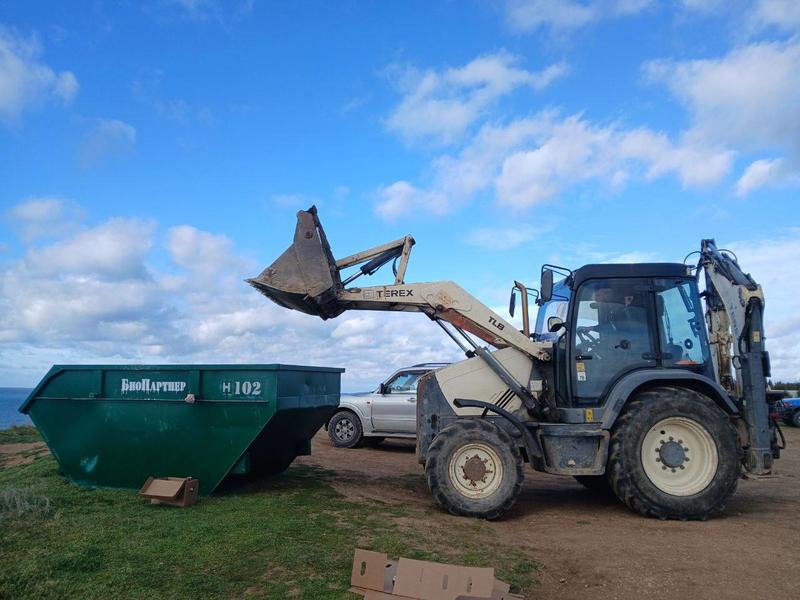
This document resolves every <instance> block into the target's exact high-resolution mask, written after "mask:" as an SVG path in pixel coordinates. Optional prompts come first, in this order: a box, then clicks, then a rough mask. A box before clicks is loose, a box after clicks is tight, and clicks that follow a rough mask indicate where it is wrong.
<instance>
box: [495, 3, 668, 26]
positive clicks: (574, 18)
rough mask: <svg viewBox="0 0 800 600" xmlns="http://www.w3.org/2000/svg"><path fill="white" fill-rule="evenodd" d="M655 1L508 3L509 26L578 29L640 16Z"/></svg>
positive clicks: (507, 17) (506, 7) (506, 5)
mask: <svg viewBox="0 0 800 600" xmlns="http://www.w3.org/2000/svg"><path fill="white" fill-rule="evenodd" d="M654 4H655V3H654V2H653V1H652V0H587V1H582V0H506V2H505V13H506V20H507V22H508V24H509V25H510V26H511V27H512V28H513V29H516V30H518V31H535V30H537V29H539V28H541V27H548V28H550V29H553V30H555V31H564V30H572V29H577V28H579V27H583V26H585V25H588V24H590V23H594V22H596V21H600V20H601V19H611V18H618V17H624V16H631V15H636V14H639V13H641V12H643V11H645V10H646V9H648V8H650V7H652V6H654Z"/></svg>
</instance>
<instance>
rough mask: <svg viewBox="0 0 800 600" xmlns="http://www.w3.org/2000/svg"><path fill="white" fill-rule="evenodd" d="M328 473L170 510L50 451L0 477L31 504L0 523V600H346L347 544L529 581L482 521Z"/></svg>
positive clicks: (525, 586) (524, 566)
mask: <svg viewBox="0 0 800 600" xmlns="http://www.w3.org/2000/svg"><path fill="white" fill-rule="evenodd" d="M19 441H22V440H19ZM26 441H27V440H26ZM331 477H335V474H334V473H331V472H329V471H323V470H321V469H313V468H308V467H293V468H291V469H290V470H289V471H288V473H287V474H286V475H284V476H282V477H278V478H274V479H271V480H265V481H263V482H260V483H255V484H250V485H248V486H245V487H240V488H234V489H229V490H228V491H227V492H226V493H225V494H223V495H220V496H214V497H209V498H203V499H201V501H200V503H199V504H197V505H196V506H194V507H191V508H189V509H174V508H169V507H162V506H151V505H148V504H146V503H145V502H143V501H142V500H141V499H140V498H138V497H137V495H136V494H135V492H132V491H120V490H101V489H98V490H86V489H83V488H80V487H78V486H75V485H73V484H70V483H68V482H67V481H66V480H65V479H64V478H62V477H61V476H59V475H58V474H57V471H56V463H55V461H54V460H53V459H52V457H50V456H41V457H37V458H36V459H35V460H34V462H33V463H31V464H27V465H21V466H15V467H8V468H3V469H0V489H2V490H8V491H9V492H8V493H9V497H10V498H16V499H18V500H19V501H20V502H19V504H20V506H22V505H25V506H26V507H28V508H26V509H25V510H12V511H9V512H8V515H7V516H6V513H3V514H4V518H2V520H0V539H2V543H1V544H0V598H31V599H35V598H66V597H75V598H109V597H114V598H115V600H116V599H124V598H160V599H162V598H185V597H189V596H192V597H202V598H276V599H277V598H281V599H284V598H287V597H292V596H295V597H299V598H304V599H306V598H308V599H317V598H319V599H326V600H327V599H336V598H342V599H345V598H346V599H350V600H353V599H356V598H357V596H354V595H352V594H349V593H348V592H347V591H346V590H347V588H348V587H349V579H350V566H351V563H352V556H353V549H354V548H355V547H356V546H359V547H363V548H368V549H372V550H379V551H382V552H387V553H388V554H389V556H390V557H392V558H396V557H397V556H398V555H402V556H407V557H410V558H422V559H429V560H442V561H449V562H456V563H459V564H467V565H474V566H495V567H498V569H497V576H498V577H501V578H503V579H505V580H507V581H509V582H510V583H513V584H514V587H515V589H516V590H517V591H522V592H524V591H526V590H527V591H529V590H530V589H531V588H532V586H533V585H534V584H535V577H536V565H535V564H534V563H533V562H532V561H531V559H530V557H529V556H527V555H526V554H525V552H524V550H521V549H519V548H516V547H514V546H506V545H504V544H501V543H500V542H498V541H497V540H496V539H495V538H494V536H493V533H492V532H491V530H490V528H489V527H488V526H487V525H486V523H483V522H480V521H471V520H466V519H464V520H455V519H452V518H447V517H446V516H445V515H442V522H441V526H436V527H431V526H430V521H427V523H424V522H422V521H421V519H420V517H421V516H424V514H425V513H423V512H420V511H415V510H410V509H407V508H405V507H398V506H392V505H387V504H383V503H378V502H372V501H352V500H345V499H344V498H343V497H342V496H340V495H339V494H337V493H336V492H335V491H334V490H333V488H332V487H331V486H330V484H329V483H328V481H329V480H330V478H331ZM23 501H24V502H23ZM14 502H17V500H13V501H12V504H13V503H14Z"/></svg>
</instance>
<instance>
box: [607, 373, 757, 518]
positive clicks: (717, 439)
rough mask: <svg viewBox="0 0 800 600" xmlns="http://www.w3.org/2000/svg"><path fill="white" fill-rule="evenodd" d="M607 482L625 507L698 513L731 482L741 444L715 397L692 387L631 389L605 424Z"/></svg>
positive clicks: (659, 513) (715, 505) (709, 510)
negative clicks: (607, 431)
mask: <svg viewBox="0 0 800 600" xmlns="http://www.w3.org/2000/svg"><path fill="white" fill-rule="evenodd" d="M607 472H608V474H609V483H610V484H611V488H612V489H613V490H614V493H615V494H616V495H617V496H618V497H619V499H620V500H622V501H623V502H625V504H627V505H628V507H630V508H631V509H633V510H635V511H636V512H638V513H640V514H642V515H645V516H648V517H658V518H660V519H682V520H686V519H705V518H707V517H708V516H710V515H712V514H715V513H718V512H721V511H722V510H723V509H724V507H725V503H726V502H727V500H728V498H730V496H731V494H733V492H734V490H736V484H737V482H738V479H739V474H740V472H741V449H740V448H739V444H738V439H737V436H736V430H735V429H734V428H733V425H731V423H730V421H729V420H728V417H727V415H725V413H723V412H722V410H721V409H720V408H719V407H718V406H717V405H716V404H714V402H713V401H712V400H711V399H710V398H708V397H707V396H704V395H702V394H699V393H698V392H695V391H693V390H689V389H685V388H675V387H661V388H654V389H651V390H648V391H645V392H642V393H640V394H637V395H636V396H635V397H634V398H633V399H632V400H630V401H628V404H627V405H626V406H625V408H624V409H623V411H622V413H621V414H620V416H619V418H618V419H617V422H616V424H615V425H614V429H613V430H612V432H611V443H610V450H609V458H608V469H607Z"/></svg>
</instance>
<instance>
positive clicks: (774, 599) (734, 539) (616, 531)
mask: <svg viewBox="0 0 800 600" xmlns="http://www.w3.org/2000/svg"><path fill="white" fill-rule="evenodd" d="M784 431H785V433H786V437H787V441H788V445H789V448H788V449H787V450H785V451H784V453H783V456H782V458H781V460H780V461H778V462H777V466H776V473H775V475H773V476H771V477H769V478H764V479H759V480H743V481H740V482H739V488H738V490H737V492H736V494H735V495H734V497H733V498H732V500H731V501H730V503H729V505H728V508H727V510H726V511H725V513H724V515H722V516H720V517H717V518H714V519H711V520H709V521H706V522H679V521H659V520H656V519H646V518H643V517H640V516H638V515H636V514H634V513H632V512H631V511H629V510H628V509H627V508H626V507H625V506H624V505H623V504H622V503H621V502H619V501H618V500H617V499H616V498H615V497H609V496H606V495H598V494H597V493H596V492H591V491H589V490H586V489H584V488H583V487H582V486H580V485H579V484H578V483H576V482H575V481H573V480H572V478H569V477H557V476H552V475H546V474H543V473H537V472H534V471H533V470H531V469H527V468H526V473H525V476H526V478H525V485H524V487H523V490H522V494H521V496H520V498H519V500H518V501H517V503H516V504H515V506H514V508H513V509H512V511H511V512H510V513H509V514H508V515H506V516H505V517H504V518H503V519H502V520H500V521H496V522H493V523H491V524H490V526H491V527H492V528H493V529H494V530H495V531H496V532H497V535H498V536H503V537H504V538H505V539H506V540H508V542H509V543H510V544H519V545H523V546H524V547H526V549H527V550H528V551H529V553H530V554H531V556H532V558H534V559H535V560H536V561H537V562H538V563H540V564H541V565H543V569H542V572H541V575H540V580H541V585H540V586H539V587H538V588H537V591H536V593H535V596H534V598H548V599H549V598H565V599H566V598H569V599H581V598H592V599H593V600H597V599H604V598H609V599H611V598H614V599H624V600H628V599H634V598H635V599H637V600H638V599H640V598H681V599H685V598H691V599H702V598H709V599H713V600H729V599H737V598H742V599H747V600H756V599H762V598H764V599H767V598H768V599H771V600H778V599H784V598H785V599H787V600H788V599H798V598H800V577H798V568H797V567H798V564H800V524H799V522H798V521H799V520H798V516H799V515H798V511H799V510H800V429H796V428H793V427H784ZM296 462H297V463H300V464H307V465H316V466H320V467H324V468H326V469H330V470H333V471H336V473H337V477H336V478H334V479H333V480H332V482H333V484H334V485H335V487H337V489H338V490H339V491H340V492H342V493H344V494H345V495H347V496H350V497H367V498H375V499H379V500H382V501H384V502H396V503H401V504H404V505H410V506H416V507H420V508H427V509H429V508H431V507H433V506H435V503H434V501H433V498H432V497H431V495H430V493H429V491H428V488H427V484H426V482H425V478H424V476H423V474H422V468H421V467H420V465H418V464H417V463H416V459H415V455H414V442H413V441H406V440H394V441H392V440H387V441H386V442H384V443H383V444H381V445H380V446H378V447H377V448H358V449H351V450H345V449H337V448H334V447H333V446H332V445H331V444H330V442H329V441H328V439H327V436H326V435H325V432H320V433H319V434H317V436H316V437H315V438H314V442H313V455H312V456H308V457H303V458H300V459H298V460H297V461H296ZM425 514H428V515H430V516H427V517H423V518H425V519H430V523H431V526H434V527H442V526H446V524H447V523H448V521H449V520H451V519H459V518H460V517H453V516H451V515H448V514H446V513H444V512H440V511H438V510H436V511H425ZM498 560H501V557H498Z"/></svg>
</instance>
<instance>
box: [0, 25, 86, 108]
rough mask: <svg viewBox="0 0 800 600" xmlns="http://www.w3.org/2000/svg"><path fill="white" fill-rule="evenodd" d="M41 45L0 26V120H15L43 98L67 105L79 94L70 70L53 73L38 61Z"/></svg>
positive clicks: (43, 99)
mask: <svg viewBox="0 0 800 600" xmlns="http://www.w3.org/2000/svg"><path fill="white" fill-rule="evenodd" d="M41 54H42V50H41V46H40V45H39V43H38V42H37V40H36V39H35V38H30V39H26V38H23V37H21V36H20V35H17V34H16V33H15V32H14V31H13V30H10V29H7V28H5V27H2V26H0V121H6V122H15V121H17V120H18V119H19V118H20V116H21V115H22V113H23V112H25V111H26V110H29V109H32V108H35V107H38V106H40V105H41V104H43V103H44V102H46V101H49V100H57V101H59V102H61V103H63V104H69V103H70V102H72V100H73V99H74V98H75V96H76V95H77V94H78V88H79V85H78V80H77V78H76V77H75V75H74V74H73V73H72V72H71V71H61V72H56V71H54V70H53V69H52V68H50V67H49V66H47V65H45V64H43V63H42V62H41V61H40V58H41Z"/></svg>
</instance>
